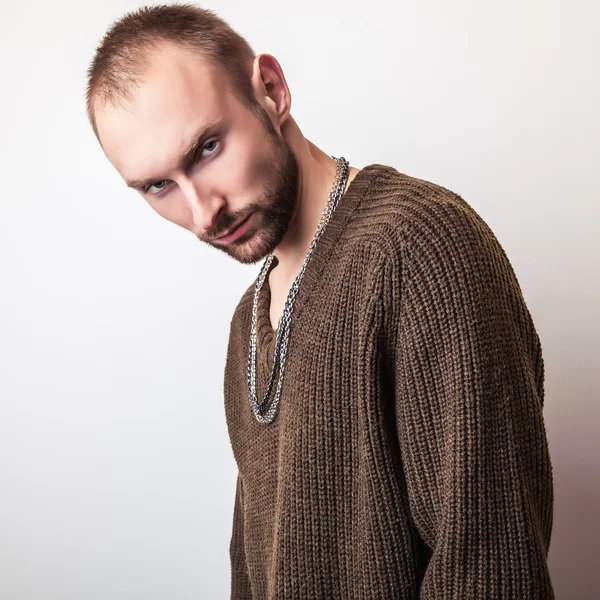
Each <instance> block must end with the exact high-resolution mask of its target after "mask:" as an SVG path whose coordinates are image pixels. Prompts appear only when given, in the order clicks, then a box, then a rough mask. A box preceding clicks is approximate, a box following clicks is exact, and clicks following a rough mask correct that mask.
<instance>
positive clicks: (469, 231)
mask: <svg viewBox="0 0 600 600" xmlns="http://www.w3.org/2000/svg"><path fill="white" fill-rule="evenodd" d="M355 227H357V229H358V230H362V231H363V232H368V237H369V239H370V241H371V243H373V244H374V245H375V246H377V248H378V250H379V253H380V254H381V255H382V256H383V257H384V259H385V261H386V263H388V268H389V269H396V270H397V271H398V273H400V272H402V275H403V276H406V275H408V271H411V272H412V273H413V275H415V274H417V273H419V272H423V274H425V275H427V274H429V275H430V276H431V275H432V274H433V272H435V271H436V270H442V273H441V274H443V273H446V274H449V273H448V270H450V272H452V271H454V270H460V269H463V270H465V271H469V270H470V271H473V270H475V269H481V268H485V267H486V266H487V267H488V268H494V266H496V267H497V266H498V264H501V265H502V267H503V268H504V269H506V268H508V269H509V270H512V267H511V266H510V262H509V260H508V257H507V255H506V252H505V251H504V249H503V248H502V246H501V245H500V242H499V241H498V239H497V237H496V235H495V234H494V232H493V231H492V229H491V228H490V226H489V225H488V224H487V222H486V221H485V220H484V219H483V217H482V216H481V215H480V214H479V213H478V212H477V211H476V210H475V209H474V208H473V206H472V205H471V204H470V203H469V202H467V201H466V200H465V199H464V198H463V197H462V196H461V195H460V194H458V193H457V192H455V191H453V190H451V189H449V188H446V187H444V186H443V185H441V184H438V183H434V182H431V181H427V180H425V179H420V178H417V177H413V176H410V175H407V174H405V173H401V172H399V171H397V170H396V169H394V168H392V167H386V166H383V165H381V166H378V175H377V177H376V178H375V181H374V182H373V184H372V185H371V186H370V188H369V194H368V195H367V196H366V197H365V198H364V199H363V202H362V203H361V206H360V210H359V211H358V214H357V218H356V223H355Z"/></svg>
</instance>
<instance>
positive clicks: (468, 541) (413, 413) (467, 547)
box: [87, 5, 554, 600]
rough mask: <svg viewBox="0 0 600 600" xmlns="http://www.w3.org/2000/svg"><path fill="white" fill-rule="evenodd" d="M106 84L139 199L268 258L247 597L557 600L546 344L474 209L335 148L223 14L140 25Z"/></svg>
mask: <svg viewBox="0 0 600 600" xmlns="http://www.w3.org/2000/svg"><path fill="white" fill-rule="evenodd" d="M88 75H89V81H88V89H87V100H88V111H89V116H90V121H91V124H92V126H93V128H94V131H95V133H96V135H97V137H98V140H99V142H100V143H101V145H102V147H103V150H104V152H105V154H106V156H107V157H108V159H109V160H110V162H111V163H112V164H113V165H114V167H115V168H116V169H117V171H118V172H119V173H120V175H121V176H122V177H123V179H125V181H127V182H128V184H129V185H130V186H131V187H133V188H134V189H136V190H137V191H138V192H139V193H140V194H141V195H142V196H143V198H144V199H145V200H146V201H147V202H148V203H149V204H150V206H151V207H152V208H153V209H154V210H155V211H156V212H157V213H158V214H160V215H161V216H162V217H164V218H166V219H168V220H170V221H172V222H174V223H176V224H178V225H180V226H181V227H182V228H184V229H186V230H189V231H190V232H192V234H193V235H195V236H197V237H198V239H199V240H201V241H203V242H205V243H207V244H210V245H211V246H212V247H214V248H217V249H218V250H221V251H223V252H226V253H227V254H228V255H230V256H231V257H232V258H234V259H235V260H237V261H240V262H242V263H256V262H257V261H259V260H262V259H265V262H264V263H263V268H262V270H261V272H260V274H259V276H258V277H257V279H256V281H255V282H253V283H252V285H250V286H249V287H248V289H247V290H246V292H245V293H244V294H243V296H242V298H241V300H240V302H239V304H238V306H237V308H236V310H235V312H234V315H233V318H232V320H231V324H230V333H229V344H228V350H227V362H226V370H225V378H224V394H225V410H226V417H227V426H228V430H229V434H230V438H231V444H232V449H233V453H234V457H235V460H236V463H237V467H238V478H237V488H236V496H235V508H234V514H233V528H232V536H231V542H230V557H231V597H232V598H234V599H242V598H255V599H256V598H258V599H263V598H286V599H294V600H296V599H300V598H306V599H311V600H314V599H331V598H344V599H359V598H364V599H367V598H369V599H371V598H381V599H385V600H389V599H392V598H394V599H408V598H417V597H420V598H425V599H434V598H435V599H440V600H441V599H444V600H446V599H460V600H465V599H471V598H473V599H474V598H477V599H485V600H490V599H494V598H503V599H511V600H512V599H517V598H523V599H525V598H527V599H533V598H544V599H546V598H553V597H554V595H553V591H552V586H551V582H550V578H549V574H548V567H547V553H548V548H549V544H550V535H551V529H552V510H553V487H552V469H551V463H550V458H549V452H548V444H547V439H546V433H545V428H544V421H543V416H542V408H543V399H544V387H543V386H544V364H543V359H542V350H541V344H540V340H539V337H538V335H537V332H536V330H535V327H534V324H533V321H532V318H531V315H530V313H529V311H528V309H527V307H526V304H525V301H524V298H523V295H522V293H521V290H520V287H519V284H518V281H517V278H516V276H515V274H514V272H513V270H512V266H511V264H510V262H509V260H508V258H507V256H506V254H505V252H504V250H503V249H502V247H501V246H500V244H499V242H498V241H497V239H496V237H495V236H494V234H493V233H492V231H491V230H490V228H489V227H488V226H487V224H486V223H485V222H484V221H483V219H482V218H481V217H480V216H479V215H478V214H477V213H476V212H475V210H474V209H473V208H472V207H471V206H470V205H469V204H468V203H467V202H466V201H465V200H463V199H462V198H461V197H460V196H458V195H457V194H455V193H454V192H452V191H450V190H448V189H446V188H444V187H442V186H440V185H436V184H434V183H431V182H427V181H424V180H420V179H417V178H414V177H411V176H409V175H406V174H403V173H400V172H399V171H397V170H396V169H394V168H392V167H388V166H385V165H381V164H372V165H369V166H367V167H365V168H363V169H361V170H359V169H357V168H355V167H349V165H348V163H347V161H345V159H343V158H338V159H334V158H333V157H330V156H329V155H327V154H326V153H325V152H323V151H322V150H320V149H319V148H317V146H315V145H314V144H313V143H312V142H310V141H309V140H307V139H306V138H305V137H304V136H303V134H302V132H301V131H300V128H299V127H298V124H297V123H296V122H295V120H294V119H293V118H292V116H291V114H290V107H291V94H290V90H289V88H288V86H287V83H286V80H285V77H284V74H283V72H282V69H281V66H280V65H279V63H278V62H277V60H276V59H275V58H274V57H272V56H270V55H267V54H262V55H258V56H257V55H255V54H254V53H253V51H252V50H251V48H250V46H249V45H248V44H247V42H246V41H245V40H244V39H243V38H241V37H240V36H239V35H238V34H237V33H235V32H234V31H233V30H232V29H231V28H230V27H229V26H228V25H227V24H226V23H225V22H224V21H222V20H221V19H219V18H218V17H217V16H216V15H215V14H214V13H212V12H211V11H206V10H202V9H200V8H197V7H194V6H192V5H173V6H158V7H153V8H142V9H140V10H138V11H136V12H133V13H129V14H128V15H126V16H125V17H123V18H122V19H121V20H119V21H118V22H116V23H115V24H113V26H112V27H111V29H110V30H109V31H108V32H107V34H106V36H105V37H104V39H103V40H102V42H101V43H100V45H99V47H98V49H97V52H96V55H95V57H94V60H93V62H92V64H91V66H90V69H89V71H88Z"/></svg>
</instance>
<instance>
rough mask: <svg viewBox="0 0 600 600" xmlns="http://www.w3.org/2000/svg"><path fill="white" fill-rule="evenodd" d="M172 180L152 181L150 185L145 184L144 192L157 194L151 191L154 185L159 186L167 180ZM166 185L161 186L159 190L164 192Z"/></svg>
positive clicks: (152, 194)
mask: <svg viewBox="0 0 600 600" xmlns="http://www.w3.org/2000/svg"><path fill="white" fill-rule="evenodd" d="M167 181H170V180H169V179H161V180H159V181H155V182H154V183H151V184H150V185H146V186H144V187H143V188H142V189H143V190H144V192H145V193H146V194H150V195H151V196H156V192H151V191H150V189H151V188H153V187H157V186H158V185H159V184H161V183H162V184H164V183H165V182H167ZM164 189H165V188H164V186H163V187H159V189H158V191H159V192H162V190H164Z"/></svg>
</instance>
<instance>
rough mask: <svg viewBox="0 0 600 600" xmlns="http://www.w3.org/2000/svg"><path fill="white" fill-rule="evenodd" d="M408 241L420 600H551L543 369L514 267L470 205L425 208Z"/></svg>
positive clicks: (403, 341)
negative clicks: (423, 553) (422, 565)
mask: <svg viewBox="0 0 600 600" xmlns="http://www.w3.org/2000/svg"><path fill="white" fill-rule="evenodd" d="M416 215H418V216H416ZM406 240H407V241H406V243H405V244H404V245H403V248H404V249H403V252H402V254H403V256H402V260H401V261H398V262H399V263H401V271H402V275H401V277H398V278H396V281H397V282H398V281H400V282H401V283H400V286H398V287H399V288H400V289H399V290H398V294H399V300H398V302H397V304H398V306H399V308H398V312H395V314H396V315H397V321H396V325H397V327H396V328H395V331H396V338H395V343H394V351H395V354H394V356H395V359H394V369H395V384H394V385H395V406H396V412H395V419H396V428H397V432H398V439H399V443H400V450H401V453H402V462H403V466H404V469H405V475H406V481H407V486H408V492H409V503H410V509H411V513H412V516H413V519H414V523H415V526H416V528H417V530H418V531H419V533H420V535H421V537H422V539H423V540H424V542H425V543H426V544H427V545H428V546H429V550H430V552H431V554H430V558H429V562H428V563H427V568H426V570H425V572H424V576H423V580H422V584H421V591H420V598H422V599H423V600H442V599H443V600H452V599H456V600H459V599H460V600H475V599H477V600H484V599H485V600H494V599H507V600H508V599H517V598H518V599H525V598H527V599H528V600H534V599H544V600H546V599H552V598H554V593H553V590H552V585H551V582H550V577H549V572H548V566H547V553H548V549H549V544H550V535H551V529H552V512H553V483H552V470H551V463H550V456H549V449H548V443H547V439H546V432H545V426H544V420H543V416H542V409H543V401H544V364H543V359H542V350H541V344H540V340H539V337H538V335H537V332H536V330H535V327H534V324H533V321H532V319H531V315H530V313H529V311H528V309H527V307H526V304H525V301H524V298H523V296H522V293H521V289H520V287H519V284H518V282H517V279H516V276H515V274H514V272H513V269H512V266H511V264H510V262H509V260H508V258H507V256H506V254H505V252H504V250H503V249H502V247H501V246H500V244H499V242H498V241H497V239H496V238H495V236H494V234H493V233H492V231H491V229H489V227H488V226H487V224H486V223H485V222H484V221H483V219H481V218H480V217H479V215H477V213H475V212H474V211H473V210H472V209H470V208H466V207H465V205H463V204H462V202H459V203H458V204H456V203H449V204H447V205H445V204H442V205H434V208H431V207H429V208H421V209H420V210H419V211H418V212H416V213H415V216H414V221H413V223H412V225H411V226H410V231H407V236H406Z"/></svg>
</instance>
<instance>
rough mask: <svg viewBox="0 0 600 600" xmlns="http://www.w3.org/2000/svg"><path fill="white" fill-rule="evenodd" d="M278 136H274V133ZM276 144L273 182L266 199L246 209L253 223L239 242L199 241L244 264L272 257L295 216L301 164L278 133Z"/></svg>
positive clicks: (274, 141)
mask: <svg viewBox="0 0 600 600" xmlns="http://www.w3.org/2000/svg"><path fill="white" fill-rule="evenodd" d="M273 133H275V132H273ZM271 139H272V140H273V153H274V158H273V169H274V171H275V172H274V180H273V181H272V182H269V184H268V187H267V190H266V192H265V196H264V199H263V200H262V202H260V203H253V204H252V205H250V207H248V208H247V209H246V216H249V215H250V214H253V213H254V216H253V219H254V223H252V225H251V226H250V228H249V229H248V230H247V231H246V232H245V233H244V234H243V235H242V236H240V237H239V238H238V239H236V240H235V241H233V242H230V243H229V244H224V245H220V244H218V243H213V242H210V241H208V240H203V239H202V238H199V239H200V241H204V242H206V243H207V244H209V245H210V246H212V247H213V248H216V249H217V250H221V251H222V252H225V254H227V255H228V256H230V257H231V258H233V259H235V260H236V261H238V262H240V263H242V264H255V263H257V262H258V261H260V260H262V259H263V258H265V257H266V256H267V255H268V254H271V253H272V252H273V250H275V248H276V247H277V246H278V245H279V243H280V242H281V240H282V239H283V237H284V235H285V234H286V232H287V230H288V227H289V225H290V222H291V220H292V218H293V216H294V211H295V208H296V204H297V196H298V176H299V166H298V160H297V159H296V156H295V154H294V153H293V151H292V149H291V148H290V147H289V145H288V144H287V142H286V141H285V140H284V139H283V138H281V137H279V136H278V135H277V134H276V133H275V137H273V135H271Z"/></svg>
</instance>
